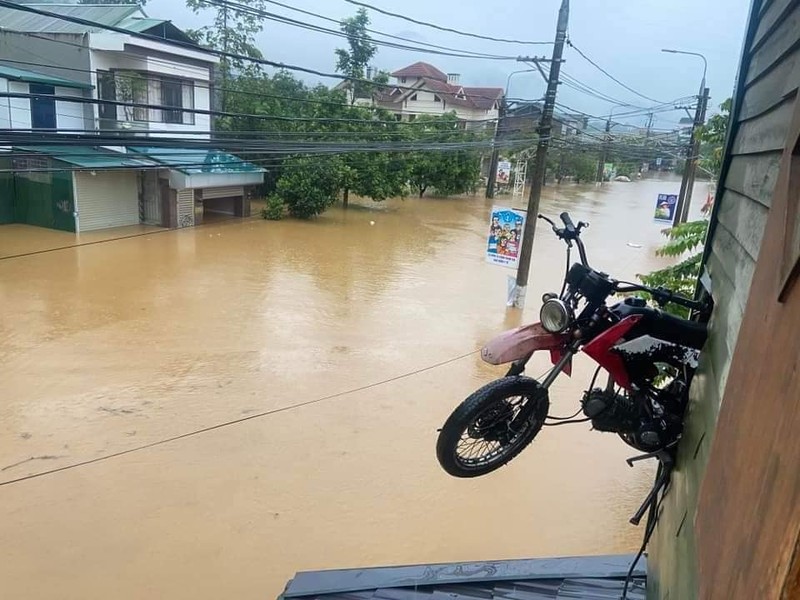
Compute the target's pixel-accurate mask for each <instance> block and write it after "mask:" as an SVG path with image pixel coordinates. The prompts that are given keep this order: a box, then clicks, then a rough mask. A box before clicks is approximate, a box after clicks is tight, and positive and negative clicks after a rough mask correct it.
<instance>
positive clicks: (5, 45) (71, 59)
mask: <svg viewBox="0 0 800 600" xmlns="http://www.w3.org/2000/svg"><path fill="white" fill-rule="evenodd" d="M85 43H86V40H85V36H83V35H73V34H57V35H47V34H37V36H36V37H33V36H30V35H23V34H20V33H14V32H9V31H1V30H0V64H5V65H7V66H9V67H14V68H16V69H25V70H28V71H34V72H36V73H42V74H43V75H51V76H53V77H62V78H64V79H70V80H72V81H78V82H80V83H86V84H91V83H92V75H91V73H89V69H90V65H89V50H88V48H86V47H85ZM26 88H27V86H26ZM0 89H2V84H0ZM11 91H15V90H11ZM62 92H63V90H59V91H57V92H56V93H57V94H59V95H61V94H62ZM23 93H28V90H27V89H25V91H24V92H23ZM65 95H78V96H84V97H87V98H88V97H91V93H90V92H89V91H86V92H84V91H83V90H77V89H70V91H69V93H67V94H65ZM12 102H15V103H18V104H17V105H18V106H21V105H22V104H26V105H28V104H29V101H28V100H12ZM20 103H21V104H20ZM2 106H5V105H4V104H3V103H2V102H1V101H0V111H2V108H1V107H2ZM56 111H57V112H65V114H69V115H70V117H71V118H73V119H74V118H75V117H76V115H78V114H82V115H83V119H85V121H83V120H82V121H81V123H82V124H81V125H78V127H83V126H84V125H83V123H89V124H88V125H87V127H91V123H92V122H93V118H94V107H93V105H91V104H74V103H70V104H68V105H62V106H61V107H57V108H56ZM0 118H2V117H0ZM69 122H71V123H74V122H75V121H69ZM59 127H62V125H61V123H60V122H59Z"/></svg>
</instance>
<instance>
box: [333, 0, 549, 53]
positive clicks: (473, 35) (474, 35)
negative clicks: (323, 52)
mask: <svg viewBox="0 0 800 600" xmlns="http://www.w3.org/2000/svg"><path fill="white" fill-rule="evenodd" d="M345 2H348V3H349V4H354V5H355V6H360V7H362V8H368V9H370V10H374V11H375V12H377V13H381V14H382V15H386V16H387V17H394V18H396V19H402V20H404V21H409V22H410V23H415V24H417V25H422V26H424V27H430V28H432V29H438V30H439V31H446V32H448V33H455V34H456V35H462V36H465V37H471V38H476V39H479V40H488V41H490V42H502V43H505V44H524V45H527V46H541V45H550V44H553V42H531V41H526V40H513V39H507V38H497V37H492V36H488V35H480V34H478V33H467V32H465V31H459V30H458V29H452V28H450V27H443V26H442V25H436V24H434V23H429V22H427V21H420V20H417V19H412V18H411V17H407V16H406V15H401V14H398V13H393V12H389V11H388V10H384V9H382V8H378V7H377V6H372V5H371V4H366V3H365V2H357V1H356V0H345Z"/></svg>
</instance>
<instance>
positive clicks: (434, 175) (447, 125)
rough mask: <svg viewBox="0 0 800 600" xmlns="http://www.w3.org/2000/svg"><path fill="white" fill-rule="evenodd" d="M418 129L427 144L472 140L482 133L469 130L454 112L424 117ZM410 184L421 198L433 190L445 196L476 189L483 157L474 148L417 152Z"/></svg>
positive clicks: (418, 136)
mask: <svg viewBox="0 0 800 600" xmlns="http://www.w3.org/2000/svg"><path fill="white" fill-rule="evenodd" d="M417 123H420V126H418V127H415V128H414V137H415V138H416V140H417V141H420V142H423V141H424V142H425V143H426V144H436V143H441V144H448V143H455V142H458V143H469V142H473V141H477V140H478V139H480V134H479V133H473V132H466V131H464V130H463V129H461V128H460V123H459V122H458V119H457V117H456V115H455V114H454V113H449V114H446V115H442V116H440V117H426V116H423V117H420V118H419V119H418V120H417ZM409 163H410V164H409V183H410V185H411V188H412V189H413V190H414V191H416V192H417V194H418V195H419V197H420V198H422V197H423V196H424V195H425V193H426V192H427V191H428V190H430V189H434V190H436V193H437V194H439V195H442V196H450V195H455V194H463V193H466V192H473V191H475V189H476V187H477V185H478V180H479V179H480V156H479V155H478V153H477V152H476V151H474V150H470V149H450V148H442V149H438V150H420V151H416V152H414V154H413V155H412V156H411V157H410V160H409Z"/></svg>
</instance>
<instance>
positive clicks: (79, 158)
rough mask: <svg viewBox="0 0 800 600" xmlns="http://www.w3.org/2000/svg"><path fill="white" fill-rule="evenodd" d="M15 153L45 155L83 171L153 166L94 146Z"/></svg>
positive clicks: (28, 148) (28, 149) (38, 148)
mask: <svg viewBox="0 0 800 600" xmlns="http://www.w3.org/2000/svg"><path fill="white" fill-rule="evenodd" d="M14 150H15V151H20V150H21V151H23V152H32V153H36V154H46V155H47V156H49V157H50V158H53V159H55V160H60V161H61V162H65V163H67V164H70V165H73V166H76V167H81V168H85V169H109V168H124V167H127V168H130V169H141V168H146V167H152V166H154V163H153V162H152V161H149V160H143V159H142V158H140V157H138V156H131V155H129V154H123V153H121V152H113V151H111V150H104V149H102V148H98V147H95V146H15V147H14Z"/></svg>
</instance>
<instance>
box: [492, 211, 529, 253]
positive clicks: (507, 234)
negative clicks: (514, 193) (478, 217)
mask: <svg viewBox="0 0 800 600" xmlns="http://www.w3.org/2000/svg"><path fill="white" fill-rule="evenodd" d="M525 218H526V215H525V213H524V212H523V211H521V210H515V209H513V208H504V207H500V206H495V207H494V208H493V209H492V215H491V218H490V219H489V239H488V242H487V247H486V260H487V262H490V263H492V264H493V265H501V266H503V267H511V268H516V267H517V265H518V263H519V252H520V248H521V247H522V231H523V229H524V227H525Z"/></svg>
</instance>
